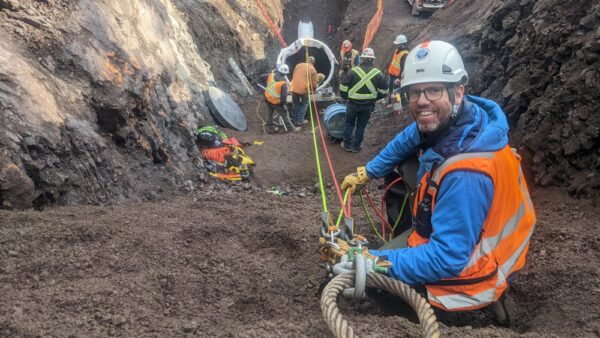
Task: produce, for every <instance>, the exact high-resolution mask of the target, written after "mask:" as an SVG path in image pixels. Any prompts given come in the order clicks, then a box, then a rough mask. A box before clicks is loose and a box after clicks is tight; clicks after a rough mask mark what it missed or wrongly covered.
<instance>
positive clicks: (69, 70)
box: [0, 0, 278, 208]
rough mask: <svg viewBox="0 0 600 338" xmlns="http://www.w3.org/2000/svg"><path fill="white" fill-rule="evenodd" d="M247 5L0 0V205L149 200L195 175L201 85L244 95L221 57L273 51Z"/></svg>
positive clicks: (199, 176)
mask: <svg viewBox="0 0 600 338" xmlns="http://www.w3.org/2000/svg"><path fill="white" fill-rule="evenodd" d="M250 4H251V3H249V2H247V1H246V2H241V3H238V2H236V1H227V2H221V1H202V2H197V1H185V0H182V1H167V0H164V1H163V0H151V1H137V0H134V1H128V2H120V1H115V0H100V1H92V0H81V1H61V0H46V1H41V2H40V1H34V0H23V1H18V2H16V1H4V2H0V36H1V38H0V112H1V115H0V147H1V148H0V150H1V151H0V203H1V205H0V207H8V208H13V207H15V208H27V207H31V206H35V207H44V206H46V205H48V204H71V205H74V204H90V203H91V204H106V203H119V202H125V201H127V202H135V201H142V200H151V199H154V198H156V197H158V196H161V197H164V196H166V195H170V194H176V193H177V192H179V191H182V190H190V189H193V188H194V182H199V181H203V180H204V179H205V177H204V170H203V164H202V160H201V154H200V151H199V149H198V147H197V146H196V144H195V142H194V140H195V130H196V129H197V126H198V125H202V124H208V123H210V124H214V123H215V122H214V121H213V120H212V118H211V116H210V114H209V112H208V108H207V107H206V105H205V103H204V97H203V94H202V91H203V90H205V89H206V88H208V86H211V85H212V86H219V87H221V88H224V90H225V91H226V92H229V93H231V94H235V92H236V91H237V92H243V88H242V87H241V85H240V84H239V79H237V77H236V76H235V75H234V74H233V72H231V71H230V68H229V65H228V62H227V59H228V58H229V57H233V58H234V59H236V60H237V61H238V63H239V65H240V66H241V68H242V70H244V71H246V72H252V71H253V70H255V69H256V68H255V67H260V66H261V64H263V63H264V64H266V63H269V62H270V61H271V60H270V59H273V58H274V57H275V56H276V53H275V52H273V53H270V52H271V51H274V50H275V51H276V50H278V46H277V42H276V41H275V40H273V39H272V38H271V36H269V34H267V32H269V31H270V29H269V28H268V26H267V25H266V23H265V22H264V18H263V17H262V14H260V12H259V10H258V8H256V6H250ZM267 10H268V11H270V12H271V15H272V16H274V17H277V15H275V13H274V11H275V10H276V8H269V7H267ZM240 23H242V24H240ZM265 41H267V42H265ZM269 53H270V54H269ZM267 56H268V57H267ZM250 65H252V66H250Z"/></svg>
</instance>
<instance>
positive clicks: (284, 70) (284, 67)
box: [277, 63, 290, 74]
mask: <svg viewBox="0 0 600 338" xmlns="http://www.w3.org/2000/svg"><path fill="white" fill-rule="evenodd" d="M277 71H278V72H280V73H281V74H289V73H290V67H288V65H286V64H285V63H282V64H280V65H279V66H277Z"/></svg>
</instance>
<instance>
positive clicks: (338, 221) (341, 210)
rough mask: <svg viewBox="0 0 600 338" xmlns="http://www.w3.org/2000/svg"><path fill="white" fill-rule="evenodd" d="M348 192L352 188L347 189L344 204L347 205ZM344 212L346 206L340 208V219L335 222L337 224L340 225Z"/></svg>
mask: <svg viewBox="0 0 600 338" xmlns="http://www.w3.org/2000/svg"><path fill="white" fill-rule="evenodd" d="M348 192H350V189H346V194H345V195H344V206H345V205H346V201H347V200H348ZM343 214H344V208H342V209H340V214H339V215H338V219H337V222H336V223H335V226H338V225H340V222H341V221H342V215H343ZM353 230H354V229H353Z"/></svg>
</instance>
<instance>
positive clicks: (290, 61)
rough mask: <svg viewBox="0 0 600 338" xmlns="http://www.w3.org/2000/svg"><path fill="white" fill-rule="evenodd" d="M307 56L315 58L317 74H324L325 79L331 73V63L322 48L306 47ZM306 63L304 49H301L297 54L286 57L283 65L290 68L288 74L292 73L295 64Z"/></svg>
mask: <svg viewBox="0 0 600 338" xmlns="http://www.w3.org/2000/svg"><path fill="white" fill-rule="evenodd" d="M308 55H310V56H314V57H315V69H316V70H317V73H321V74H324V75H325V77H327V76H328V75H329V72H331V62H330V59H329V56H327V53H325V51H324V50H323V49H322V48H318V47H308ZM305 61H306V47H302V48H301V49H300V50H299V51H298V53H296V54H292V55H290V56H288V57H287V58H286V60H285V63H286V64H287V65H288V66H289V67H290V74H293V73H294V69H295V67H296V65H297V64H299V63H302V62H305Z"/></svg>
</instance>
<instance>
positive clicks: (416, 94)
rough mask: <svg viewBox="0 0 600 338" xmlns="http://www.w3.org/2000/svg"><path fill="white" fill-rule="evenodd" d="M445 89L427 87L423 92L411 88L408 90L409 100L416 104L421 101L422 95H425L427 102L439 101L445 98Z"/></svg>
mask: <svg viewBox="0 0 600 338" xmlns="http://www.w3.org/2000/svg"><path fill="white" fill-rule="evenodd" d="M444 88H445V87H427V88H425V89H423V90H420V89H413V88H411V89H409V90H408V100H409V101H410V102H412V103H415V102H417V101H419V98H420V97H421V93H424V94H425V98H426V99H427V100H429V101H437V100H439V99H441V98H442V96H444Z"/></svg>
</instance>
